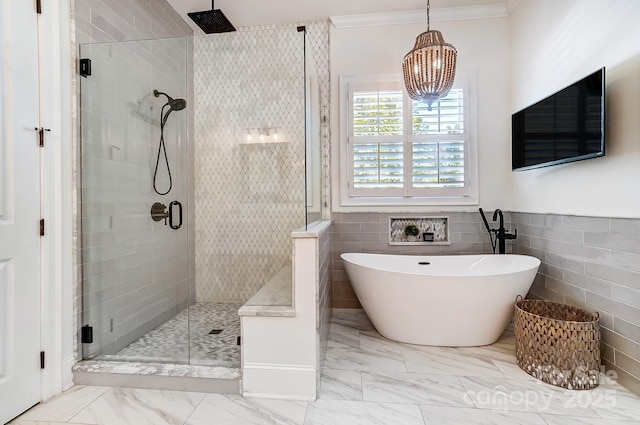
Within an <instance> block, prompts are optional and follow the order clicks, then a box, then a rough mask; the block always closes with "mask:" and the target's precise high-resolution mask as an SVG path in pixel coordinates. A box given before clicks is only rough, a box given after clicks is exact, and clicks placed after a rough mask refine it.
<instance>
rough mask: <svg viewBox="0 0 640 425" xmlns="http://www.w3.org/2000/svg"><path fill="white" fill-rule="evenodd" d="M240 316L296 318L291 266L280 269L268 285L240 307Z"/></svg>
mask: <svg viewBox="0 0 640 425" xmlns="http://www.w3.org/2000/svg"><path fill="white" fill-rule="evenodd" d="M238 315H240V316H266V317H268V316H271V317H292V316H295V315H296V311H295V309H294V308H293V290H292V281H291V264H289V265H287V266H285V267H283V268H282V269H280V271H279V272H278V273H276V275H275V276H274V277H273V278H272V279H271V280H270V281H269V282H267V283H266V285H264V286H263V287H262V288H261V289H260V290H259V291H258V292H256V293H255V295H254V296H253V297H251V298H250V299H249V301H247V302H246V303H245V304H244V305H243V306H242V307H240V309H239V310H238Z"/></svg>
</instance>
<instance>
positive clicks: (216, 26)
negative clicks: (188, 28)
mask: <svg viewBox="0 0 640 425" xmlns="http://www.w3.org/2000/svg"><path fill="white" fill-rule="evenodd" d="M187 15H189V17H190V18H191V20H193V22H195V23H196V24H197V25H198V26H199V27H200V29H202V31H204V32H205V34H215V33H221V32H232V31H235V30H236V27H234V26H233V24H232V23H231V22H229V20H228V19H227V17H226V16H224V13H222V10H220V9H216V8H215V6H214V0H211V10H204V11H202V12H190V13H187Z"/></svg>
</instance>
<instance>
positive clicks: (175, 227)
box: [169, 201, 182, 230]
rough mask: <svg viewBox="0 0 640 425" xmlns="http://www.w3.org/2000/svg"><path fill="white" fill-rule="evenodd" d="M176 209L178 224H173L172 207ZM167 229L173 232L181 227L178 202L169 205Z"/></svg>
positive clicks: (180, 212)
mask: <svg viewBox="0 0 640 425" xmlns="http://www.w3.org/2000/svg"><path fill="white" fill-rule="evenodd" d="M174 206H177V207H178V219H179V221H178V224H173V207H174ZM169 227H171V228H172V229H174V230H177V229H179V228H181V227H182V204H181V203H180V202H178V201H172V202H171V203H170V204H169Z"/></svg>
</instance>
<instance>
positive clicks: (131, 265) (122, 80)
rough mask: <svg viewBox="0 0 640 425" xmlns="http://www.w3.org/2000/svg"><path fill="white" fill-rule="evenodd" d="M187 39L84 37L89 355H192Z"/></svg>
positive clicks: (173, 358) (160, 358)
mask: <svg viewBox="0 0 640 425" xmlns="http://www.w3.org/2000/svg"><path fill="white" fill-rule="evenodd" d="M190 42H191V40H190V39H188V38H177V39H166V40H151V41H134V42H116V43H99V44H88V45H82V46H81V47H80V58H82V59H83V60H90V67H89V66H88V62H86V61H85V62H83V63H84V66H82V67H81V68H82V70H83V71H86V70H87V69H89V68H90V75H86V76H83V77H84V78H81V79H80V93H81V95H80V113H81V116H80V123H81V152H80V155H81V172H82V175H81V179H82V180H81V182H82V183H81V187H82V192H81V194H80V202H81V233H82V237H81V268H82V270H81V273H82V285H81V288H82V302H81V305H82V323H81V324H80V326H83V332H81V334H82V335H83V338H84V341H83V342H82V353H83V358H85V359H88V358H92V359H102V360H119V361H143V362H169V363H188V362H189V322H188V307H189V305H190V304H191V297H190V293H191V292H192V290H193V287H192V286H193V283H194V279H193V274H194V271H193V260H192V258H193V245H192V244H193V238H192V234H190V232H191V229H192V222H191V219H190V217H191V214H190V204H191V202H192V196H190V193H191V192H190V190H189V187H190V180H191V177H192V176H191V172H190V171H189V170H192V169H193V167H192V164H191V161H192V150H190V148H189V143H188V138H187V135H188V131H187V129H188V128H189V122H190V120H191V118H190V117H191V109H190V108H191V107H192V105H190V104H189V100H188V99H190V98H191V96H190V95H189V90H190V89H191V84H190V83H189V81H190V79H189V78H188V74H189V72H190V71H189V68H188V66H187V63H188V61H187V58H188V55H189V51H190V49H189V43H190ZM185 99H186V100H185Z"/></svg>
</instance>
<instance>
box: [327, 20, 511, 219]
mask: <svg viewBox="0 0 640 425" xmlns="http://www.w3.org/2000/svg"><path fill="white" fill-rule="evenodd" d="M431 29H436V30H439V31H441V32H442V34H443V36H444V38H445V41H447V42H448V43H451V44H453V45H454V46H455V48H456V49H457V50H458V71H460V72H471V73H475V74H476V75H477V85H476V88H477V93H476V99H477V111H478V122H479V127H478V131H477V140H472V143H477V144H478V151H479V165H478V167H479V182H480V186H479V197H480V205H481V206H482V207H483V208H486V209H488V210H491V209H494V208H502V209H509V208H510V202H509V186H508V182H509V178H510V174H511V170H510V169H509V168H507V167H499V166H495V165H496V164H507V163H509V161H510V147H509V140H510V136H509V132H510V121H509V110H508V78H509V61H508V59H509V57H508V53H509V39H508V37H509V21H508V18H493V19H478V20H460V21H447V22H435V23H434V22H432V25H431ZM424 31H426V25H425V24H406V25H384V26H371V27H364V28H335V27H333V26H332V28H331V35H330V39H331V42H330V45H331V57H330V64H331V115H332V119H331V138H332V164H331V170H332V171H331V177H332V195H333V201H332V202H333V210H334V211H341V212H352V211H374V210H375V211H382V210H390V209H391V210H396V211H398V210H401V211H408V210H411V208H408V207H400V208H398V207H396V208H386V209H385V208H381V207H351V208H347V207H340V203H339V193H340V192H339V186H338V185H339V181H340V174H339V173H340V167H339V151H340V143H344V141H341V140H340V119H341V118H342V114H341V111H340V102H339V95H342V94H339V87H340V77H341V76H358V75H371V74H391V73H397V74H399V75H400V74H401V72H402V59H403V57H404V55H405V54H406V53H407V52H409V50H411V49H412V48H413V44H414V42H415V38H416V36H417V35H418V34H420V33H422V32H424ZM414 209H415V208H414ZM442 209H443V208H442V207H432V208H429V207H424V206H422V207H419V210H420V211H440V210H442ZM446 209H447V210H449V211H475V210H476V209H477V206H468V207H447V208H446Z"/></svg>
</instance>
